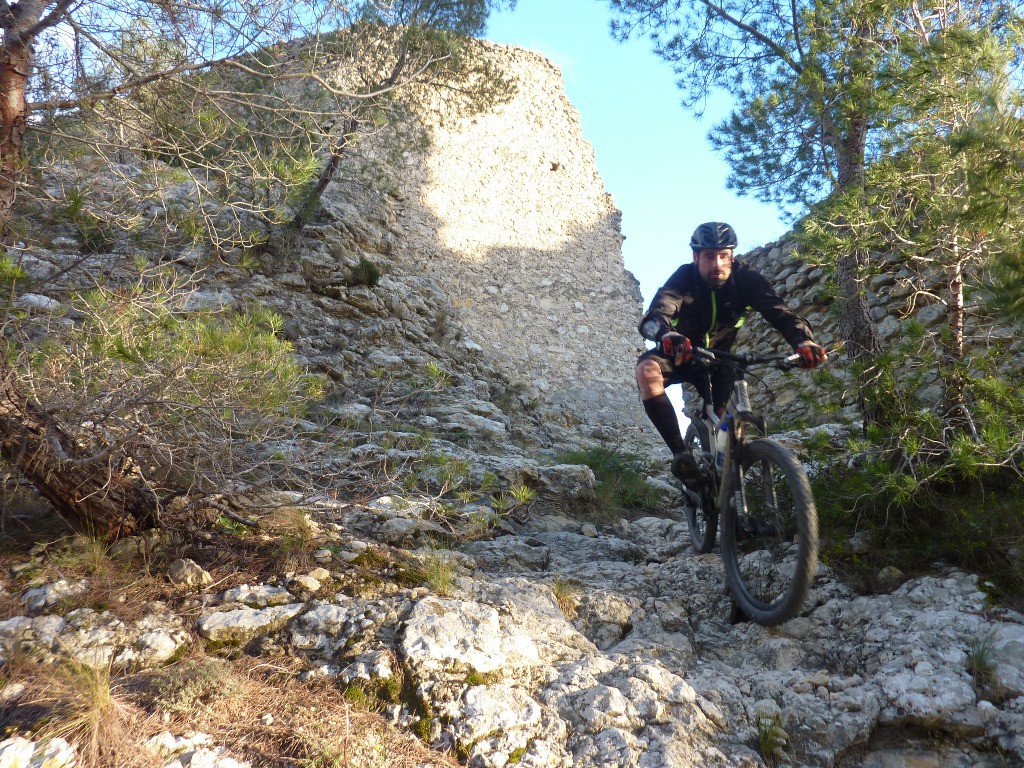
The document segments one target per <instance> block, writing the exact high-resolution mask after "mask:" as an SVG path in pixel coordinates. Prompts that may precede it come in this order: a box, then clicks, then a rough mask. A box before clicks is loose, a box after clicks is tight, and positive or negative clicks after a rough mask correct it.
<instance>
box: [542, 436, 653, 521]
mask: <svg viewBox="0 0 1024 768" xmlns="http://www.w3.org/2000/svg"><path fill="white" fill-rule="evenodd" d="M558 460H559V462H560V463H563V464H586V465H587V466H588V467H590V468H591V470H593V472H594V478H595V480H596V481H597V487H596V489H595V490H596V498H595V499H594V502H593V504H592V505H591V508H590V513H591V516H592V517H593V518H594V519H595V520H597V521H599V522H604V521H611V520H614V519H616V518H618V517H620V516H621V515H622V514H623V513H624V512H649V511H654V510H658V509H661V508H662V507H663V505H664V503H665V496H664V493H663V492H662V491H661V490H659V489H658V488H655V487H654V486H652V485H650V484H648V483H647V480H646V476H645V472H646V470H647V466H646V464H645V463H644V461H643V460H642V459H639V458H637V457H635V456H630V455H628V454H625V453H622V452H621V451H618V450H615V449H612V448H605V447H599V448H592V449H589V450H585V451H571V452H569V453H565V454H562V455H561V456H559V458H558Z"/></svg>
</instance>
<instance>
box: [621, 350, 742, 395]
mask: <svg viewBox="0 0 1024 768" xmlns="http://www.w3.org/2000/svg"><path fill="white" fill-rule="evenodd" d="M641 360H654V361H655V362H656V363H657V364H658V367H660V368H661V375H662V377H663V378H664V380H665V386H666V387H669V386H671V385H673V384H689V385H690V386H692V387H693V388H694V389H696V390H697V394H698V395H700V397H701V398H703V400H704V402H705V403H707V402H709V401H710V402H711V403H712V404H713V405H714V406H715V408H724V407H725V404H726V403H727V402H728V401H729V394H730V393H731V392H732V385H733V383H734V382H735V381H736V373H735V371H734V370H733V369H732V368H729V367H727V366H718V367H716V368H714V369H713V370H712V369H709V368H706V367H704V366H702V365H694V364H693V363H684V364H683V365H678V366H677V365H676V364H675V363H673V362H672V360H670V359H669V358H668V357H666V356H665V355H664V354H662V353H661V351H660V350H658V349H657V348H655V349H649V350H647V351H646V352H644V353H643V354H642V355H640V357H639V358H638V359H637V363H640V361H641Z"/></svg>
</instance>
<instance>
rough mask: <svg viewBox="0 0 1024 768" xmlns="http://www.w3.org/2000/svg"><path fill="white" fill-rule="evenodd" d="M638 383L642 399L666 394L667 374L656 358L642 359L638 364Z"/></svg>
mask: <svg viewBox="0 0 1024 768" xmlns="http://www.w3.org/2000/svg"><path fill="white" fill-rule="evenodd" d="M636 385H637V387H638V388H639V390H640V399H641V400H647V399H649V398H652V397H657V396H658V395H663V394H665V376H664V375H663V374H662V372H661V366H660V365H658V364H657V363H656V362H655V361H654V360H641V361H640V362H639V363H637V366H636Z"/></svg>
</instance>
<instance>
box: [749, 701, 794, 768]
mask: <svg viewBox="0 0 1024 768" xmlns="http://www.w3.org/2000/svg"><path fill="white" fill-rule="evenodd" d="M788 743H789V734H788V733H786V731H785V729H783V727H782V716H781V715H780V714H779V713H778V712H776V711H773V710H769V709H767V708H765V709H759V710H758V711H757V744H758V747H760V750H761V756H762V757H764V759H765V761H766V762H767V763H768V764H769V765H776V764H777V763H778V762H779V760H780V759H781V758H782V751H783V750H784V749H785V748H786V745H787V744H788Z"/></svg>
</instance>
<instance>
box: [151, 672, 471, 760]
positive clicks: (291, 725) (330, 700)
mask: <svg viewBox="0 0 1024 768" xmlns="http://www.w3.org/2000/svg"><path fill="white" fill-rule="evenodd" d="M211 664H214V665H219V668H218V667H211V666H210V665H211ZM175 668H182V669H186V670H187V669H191V670H192V671H191V672H186V673H185V674H184V677H186V678H188V681H187V682H186V683H185V684H184V686H183V687H179V688H178V691H179V693H178V694H176V696H175V698H173V702H175V704H176V705H180V704H181V703H183V702H184V701H185V700H186V698H187V695H182V693H183V692H184V691H185V690H186V689H187V690H188V691H192V692H198V691H200V690H205V691H206V695H200V696H196V697H195V698H194V699H192V704H191V706H190V707H181V706H172V707H171V709H173V710H174V711H170V710H169V709H167V708H164V709H163V710H162V712H159V713H154V714H158V717H159V719H160V720H161V721H164V722H166V725H165V727H166V728H169V729H170V730H171V731H172V732H175V733H177V732H181V731H182V730H184V729H186V728H191V729H194V730H198V731H202V732H203V733H208V734H210V735H211V736H212V737H213V741H214V743H215V744H223V745H225V746H227V747H228V749H229V750H230V752H231V753H232V754H233V755H235V756H236V757H238V758H240V759H245V760H248V761H250V762H251V763H252V764H253V765H254V766H255V765H259V766H266V767H267V768H277V767H278V766H279V767H280V768H285V766H289V767H290V766H295V765H308V766H332V767H333V766H336V767H337V768H349V767H351V768H356V766H359V768H366V767H368V766H376V767H378V768H413V767H414V766H436V767H437V768H454V767H455V766H457V765H458V762H457V761H456V760H455V759H454V758H451V757H449V756H448V755H445V754H441V753H438V752H436V751H433V750H430V749H429V748H428V747H426V746H425V745H424V744H422V743H421V742H420V741H419V740H417V739H416V738H415V737H414V736H412V735H411V734H409V733H406V732H404V731H401V730H399V729H397V728H394V727H393V726H391V725H389V724H388V723H387V722H386V721H385V720H384V719H383V718H381V717H380V716H379V715H376V714H374V713H372V712H368V711H365V710H360V709H357V708H355V707H353V706H352V705H351V704H350V703H349V702H348V701H346V700H345V698H344V696H343V695H342V692H341V691H340V690H339V688H338V686H337V685H335V684H334V683H333V682H332V681H329V680H321V681H314V682H301V681H299V680H298V679H297V674H298V673H299V672H301V671H302V668H303V667H302V664H301V662H300V661H298V660H296V659H275V660H274V661H273V663H268V662H266V661H261V660H259V659H252V658H248V657H243V658H242V659H239V660H237V661H234V662H231V663H230V664H228V663H224V662H218V661H216V660H210V659H202V658H193V659H189V660H183V662H179V664H178V665H175ZM197 669H201V670H204V671H201V672H198V673H197V671H196V670H197ZM211 669H215V670H216V671H212V672H211ZM223 674H227V675H228V677H227V678H224V677H222V675H223ZM174 675H175V671H174V669H173V668H169V669H167V670H162V671H160V672H155V673H146V674H145V675H139V676H137V677H138V678H140V679H139V680H137V682H136V685H139V686H142V687H143V688H148V687H150V686H152V685H153V682H152V679H153V678H163V680H165V681H166V680H168V679H169V676H170V677H173V676H174ZM197 675H198V676H197ZM144 676H145V677H147V678H149V680H148V681H142V680H141V678H142V677H144ZM199 678H202V679H201V680H200V679H199ZM214 681H217V682H216V686H215V685H214ZM158 685H159V684H158ZM215 687H216V690H215ZM165 695H166V694H165ZM144 696H145V697H146V698H148V700H149V701H150V702H153V701H154V699H153V697H152V695H151V694H144ZM164 702H165V705H164V706H166V702H167V699H166V698H165V699H164ZM156 706H157V707H160V706H161V705H160V704H156ZM164 713H167V714H164ZM268 715H269V717H267V716H268Z"/></svg>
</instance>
